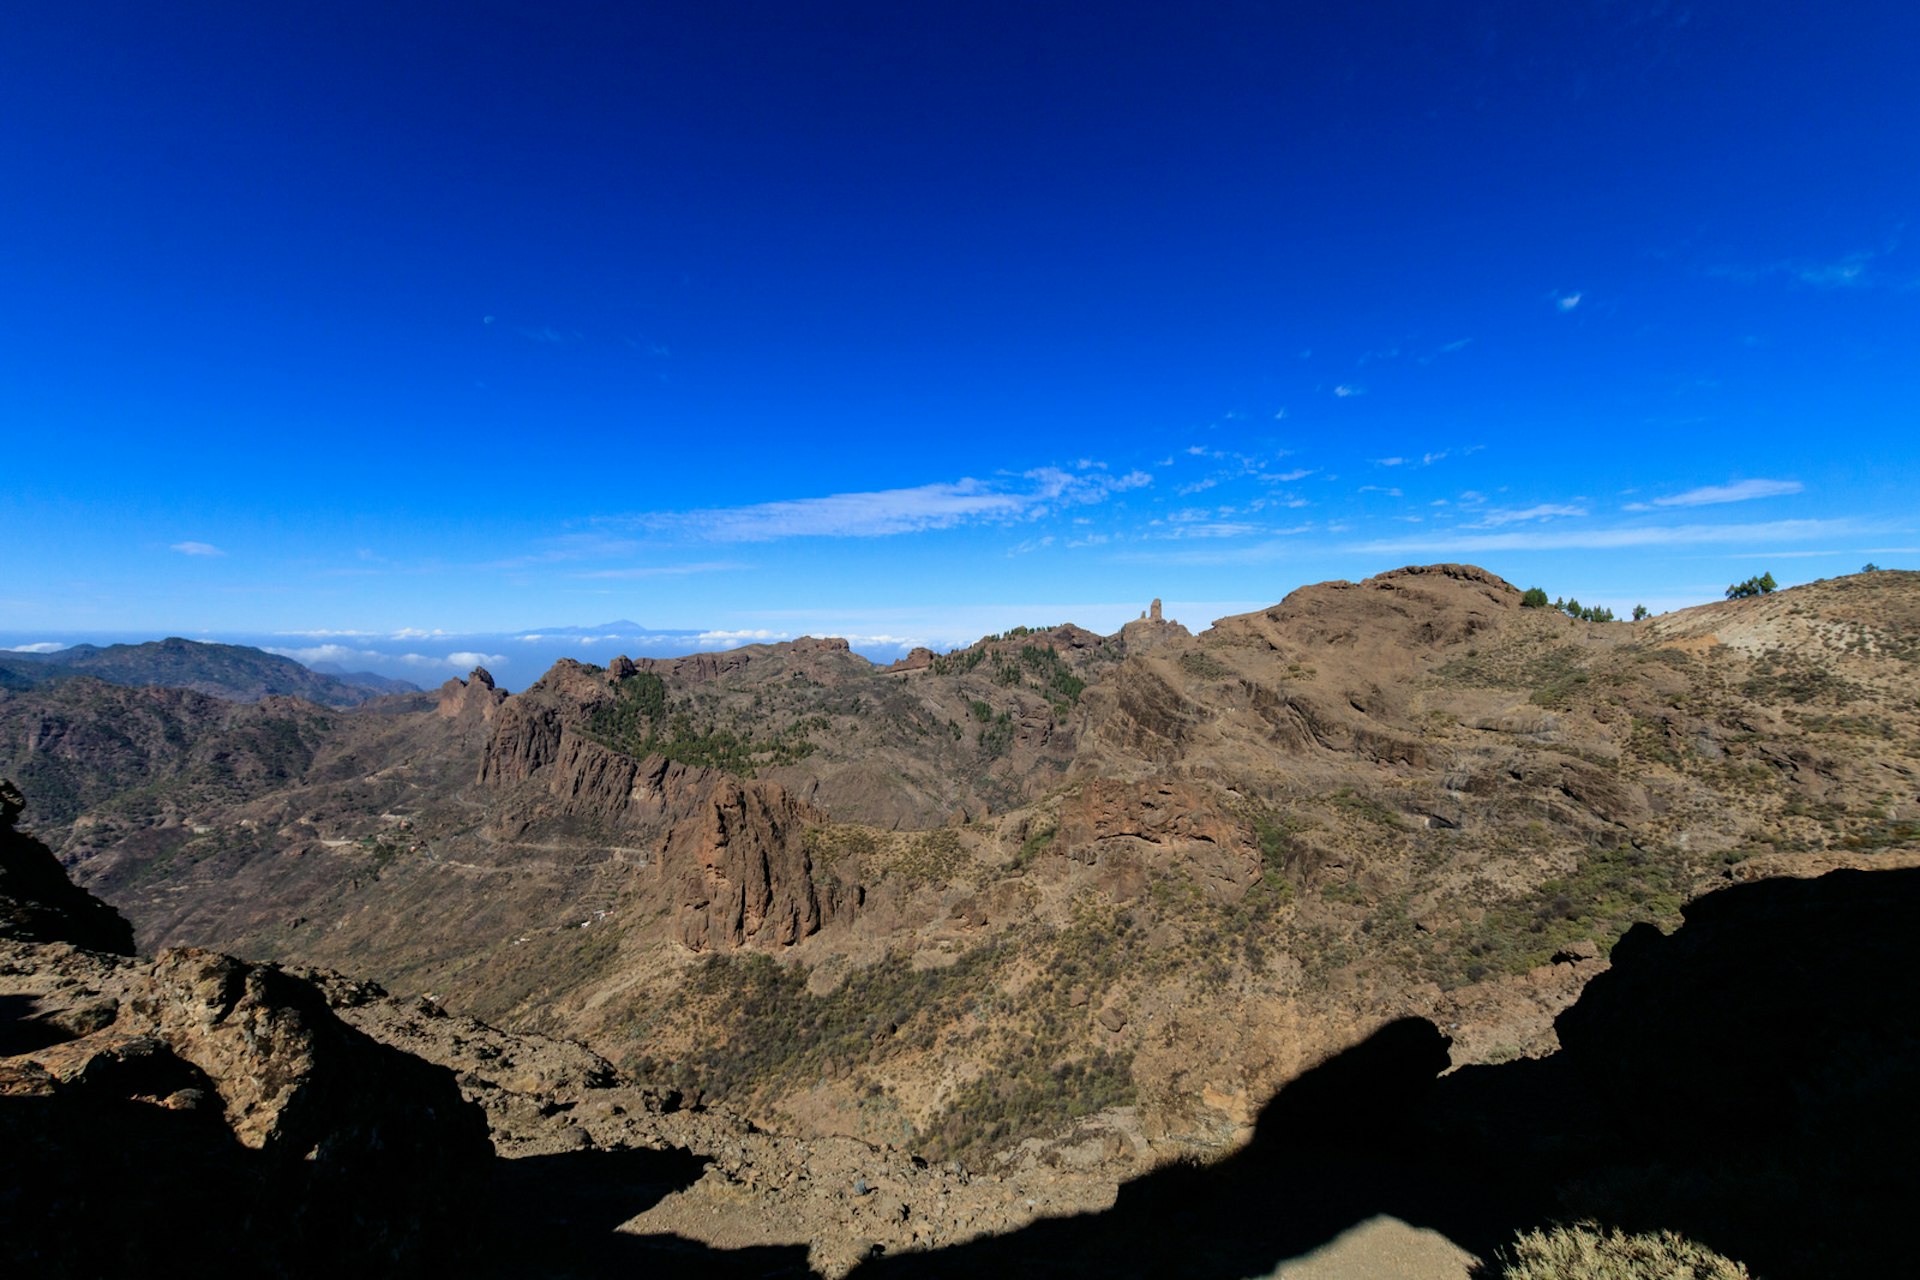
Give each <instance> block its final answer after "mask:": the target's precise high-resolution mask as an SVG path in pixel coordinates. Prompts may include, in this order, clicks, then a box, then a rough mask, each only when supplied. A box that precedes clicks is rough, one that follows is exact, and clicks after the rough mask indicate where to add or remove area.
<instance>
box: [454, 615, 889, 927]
mask: <svg viewBox="0 0 1920 1280" xmlns="http://www.w3.org/2000/svg"><path fill="white" fill-rule="evenodd" d="M811 643H812V647H810V648H809V649H808V650H807V652H808V653H824V654H828V655H833V654H844V653H845V651H846V650H845V642H844V641H841V642H838V645H837V647H836V646H835V645H834V644H832V643H829V642H823V641H819V642H811ZM640 669H643V668H641V667H640V665H639V664H635V663H626V664H621V663H618V662H616V664H615V665H614V667H613V668H612V669H611V671H610V673H609V674H610V675H611V676H612V677H613V679H609V678H608V676H607V675H602V674H601V673H599V672H597V671H594V670H593V669H591V668H587V667H583V666H579V665H578V664H573V663H562V664H561V665H560V666H558V667H556V668H555V669H554V671H553V672H550V673H549V674H548V676H547V677H546V678H543V679H542V680H541V681H540V682H539V683H537V684H536V685H534V686H533V688H531V689H529V690H528V691H527V693H526V694H525V695H522V696H521V697H518V698H509V699H508V700H507V701H506V702H505V703H504V704H502V706H501V708H500V711H499V713H498V716H497V721H496V725H495V728H494V732H493V735H492V737H491V739H490V740H489V742H488V744H487V749H486V753H485V755H484V757H483V758H482V762H481V767H480V782H481V784H482V785H483V786H485V787H487V788H489V789H490V790H492V791H493V792H494V793H495V795H496V796H497V797H498V802H499V803H498V808H497V811H496V817H495V820H494V822H495V830H496V831H497V832H498V833H499V834H500V835H501V836H502V837H503V838H517V837H519V836H521V835H523V834H525V833H526V832H528V831H530V830H533V829H535V828H537V827H540V826H542V825H545V824H549V823H553V822H555V821H558V822H561V823H566V824H573V825H576V826H580V827H585V828H588V829H592V830H596V831H601V832H605V833H608V834H609V835H610V836H617V837H618V838H620V839H622V840H627V841H632V842H635V843H638V844H639V845H640V846H641V847H643V848H651V849H652V850H654V856H655V858H656V859H657V865H658V868H659V876H660V878H661V880H662V881H663V882H664V883H665V884H666V885H667V886H669V888H668V891H667V892H668V894H669V896H670V903H671V909H672V911H673V912H674V916H675V926H674V929H675V934H676V936H677V937H678V938H679V940H680V941H681V942H683V943H684V944H685V945H686V946H688V947H690V948H692V949H693V950H696V951H705V950H709V949H720V950H731V949H735V948H740V947H750V946H758V947H779V946H790V945H792V944H793V943H795V942H798V941H799V940H800V939H802V938H804V937H807V936H808V935H810V934H813V933H816V932H818V931H819V929H820V927H821V925H822V924H824V923H826V922H827V921H829V920H831V919H833V918H834V917H835V915H836V914H839V915H841V916H845V915H846V914H847V913H848V912H850V911H851V909H852V905H853V903H854V902H855V900H856V898H855V896H854V895H845V896H843V895H841V894H839V893H838V892H836V891H835V890H834V889H833V888H832V887H828V888H826V889H822V888H821V887H819V886H816V885H815V883H814V868H813V864H812V861H811V859H810V857H809V855H808V852H807V849H806V842H805V838H804V836H805V828H806V825H807V824H808V823H809V822H818V821H820V820H821V818H822V817H823V815H821V814H820V813H819V812H818V811H817V810H815V809H813V808H812V807H810V806H809V805H807V804H805V803H804V802H802V801H800V800H799V799H797V798H796V797H795V796H793V795H792V794H791V793H790V792H788V791H787V790H786V789H785V788H783V787H781V786H780V785H779V784H777V783H773V782H768V781H764V780H760V779H740V778H734V777H731V776H729V775H727V774H725V773H722V772H720V771H718V770H715V769H708V768H701V767H698V766H693V765H688V764H684V763H681V762H679V761H673V760H668V759H666V758H665V757H663V756H660V755H648V756H644V757H641V758H638V759H636V758H634V757H632V756H629V755H625V754H622V753H621V752H618V751H615V750H613V749H611V748H609V747H606V746H604V745H602V744H601V743H599V742H596V741H594V740H593V739H592V738H590V737H588V736H587V734H586V731H585V729H584V722H585V721H586V720H587V719H588V718H590V717H591V715H592V713H593V711H594V709H596V708H598V707H603V706H605V705H607V704H608V703H609V702H611V701H612V699H613V695H612V693H611V692H610V686H611V685H612V684H613V683H615V682H616V681H617V679H619V678H625V677H627V676H630V675H632V674H633V673H634V672H635V671H637V670H640Z"/></svg>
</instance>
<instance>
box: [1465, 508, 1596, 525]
mask: <svg viewBox="0 0 1920 1280" xmlns="http://www.w3.org/2000/svg"><path fill="white" fill-rule="evenodd" d="M1586 514H1587V509H1586V508H1585V507H1578V506H1574V505H1573V504H1571V503H1563V502H1540V503H1535V504H1534V505H1533V506H1531V507H1506V508H1499V509H1496V510H1493V511H1488V512H1485V513H1484V514H1482V515H1481V517H1480V518H1479V519H1478V520H1476V521H1474V522H1473V523H1472V524H1469V525H1467V526H1466V528H1469V529H1493V528H1497V527H1499V526H1500V525H1503V524H1521V523H1524V522H1526V521H1530V520H1557V519H1563V518H1567V517H1571V516H1584V515H1586Z"/></svg>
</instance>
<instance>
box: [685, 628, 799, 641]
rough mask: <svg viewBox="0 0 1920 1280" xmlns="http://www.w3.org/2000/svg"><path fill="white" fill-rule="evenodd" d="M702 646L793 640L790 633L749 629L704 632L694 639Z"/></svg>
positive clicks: (765, 629)
mask: <svg viewBox="0 0 1920 1280" xmlns="http://www.w3.org/2000/svg"><path fill="white" fill-rule="evenodd" d="M694 638H695V639H696V640H698V641H699V642H700V643H701V644H724V645H741V644H765V643H768V642H770V641H775V640H791V639H793V633H792V632H790V631H772V630H769V629H767V628H765V627H757V628H747V629H743V630H739V631H702V632H701V633H700V634H699V635H698V636H696V637H694Z"/></svg>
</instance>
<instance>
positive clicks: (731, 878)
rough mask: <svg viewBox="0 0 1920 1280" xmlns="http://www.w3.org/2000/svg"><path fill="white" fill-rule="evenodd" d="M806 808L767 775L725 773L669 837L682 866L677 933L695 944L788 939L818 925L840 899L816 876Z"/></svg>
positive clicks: (673, 857) (672, 855)
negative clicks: (764, 778)
mask: <svg viewBox="0 0 1920 1280" xmlns="http://www.w3.org/2000/svg"><path fill="white" fill-rule="evenodd" d="M809 816H810V815H809V811H808V810H807V808H806V806H804V805H802V804H801V803H800V802H798V801H797V800H795V799H793V797H791V796H789V795H788V794H787V793H786V792H785V791H784V790H782V789H781V788H779V787H777V786H773V785H771V784H768V783H754V782H745V783H743V782H738V781H735V780H733V779H728V780H726V781H724V782H721V783H720V784H719V785H717V786H714V787H713V788H712V789H711V790H709V791H708V792H707V794H706V797H705V799H704V800H703V801H702V802H701V805H700V808H699V810H698V812H697V813H696V814H695V815H694V816H693V817H692V819H691V820H689V821H685V822H681V823H679V824H678V825H676V826H675V827H674V829H673V832H672V834H671V835H670V836H669V837H668V838H667V842H666V847H665V850H664V852H663V861H664V862H665V863H666V865H668V866H670V867H675V868H682V870H681V871H680V876H681V883H682V886H683V887H682V892H681V896H680V902H679V912H680V926H679V932H680V940H681V942H683V943H685V944H686V945H687V946H689V947H691V948H692V949H694V950H695V951H705V950H707V949H709V948H713V947H720V948H734V947H745V946H762V947H768V946H788V945H791V944H792V943H795V942H798V941H799V940H800V939H802V938H804V937H806V936H807V935H808V934H811V933H814V932H816V931H818V930H819V928H820V926H821V924H822V923H824V922H825V921H826V920H828V919H830V918H832V916H833V914H834V909H835V907H836V906H837V905H838V904H837V902H836V900H835V897H836V895H835V894H834V893H833V892H832V891H831V889H828V890H826V891H825V892H823V891H822V890H821V889H820V888H818V887H816V886H815V884H814V880H813V862H812V859H811V858H810V857H809V856H808V854H807V849H806V844H805V841H804V840H803V838H802V836H803V830H804V826H805V823H806V821H807V819H808V817H809Z"/></svg>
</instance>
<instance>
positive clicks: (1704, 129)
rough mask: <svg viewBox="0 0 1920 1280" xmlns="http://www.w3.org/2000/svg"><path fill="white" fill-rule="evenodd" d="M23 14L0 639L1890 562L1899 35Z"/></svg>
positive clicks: (811, 621) (1644, 7)
mask: <svg viewBox="0 0 1920 1280" xmlns="http://www.w3.org/2000/svg"><path fill="white" fill-rule="evenodd" d="M7 26H8V32H7V38H6V39H5V41H4V42H0V120H4V121H5V122H6V123H5V125H4V127H0V166H3V168H0V172H4V173H5V175H6V177H5V188H4V190H5V198H4V199H0V423H3V424H4V432H3V433H0V438H4V441H5V445H4V448H5V455H4V456H5V460H6V470H5V475H6V480H5V484H4V486H0V555H4V557H5V561H6V564H7V565H8V571H7V574H6V578H5V581H4V583H3V584H0V646H5V645H9V644H18V643H29V642H34V641H42V642H45V641H49V640H60V639H65V638H69V637H72V638H78V637H80V636H83V635H87V634H96V633H97V634H108V633H112V634H124V635H138V634H163V633H180V634H189V635H209V636H211V635H241V634H246V635H257V636H284V637H286V643H287V645H288V646H289V647H309V648H310V647H313V646H316V645H321V644H328V643H334V642H335V638H334V637H329V636H323V635H322V634H321V633H333V632H352V633H358V634H359V638H360V639H363V640H366V641H367V643H368V644H369V645H371V644H372V643H373V640H374V639H375V638H378V639H380V641H381V643H382V644H388V642H389V641H392V638H393V637H395V636H401V637H403V639H411V638H412V637H414V636H415V635H416V634H417V633H424V634H425V635H427V636H433V635H434V633H436V632H438V633H443V634H445V635H483V634H500V635H505V634H517V633H526V632H530V631H534V632H538V631H542V630H543V629H544V630H546V631H551V630H552V629H553V628H555V627H559V626H565V625H580V626H591V625H593V624H596V623H598V622H600V621H601V620H604V619H613V618H624V619H631V620H634V621H636V622H638V623H640V624H642V625H643V626H645V627H650V628H663V629H677V630H681V631H684V632H687V633H689V634H697V635H710V636H720V637H725V636H740V635H746V634H749V633H751V634H755V635H760V634H764V635H767V636H773V637H777V636H782V635H790V634H803V633H807V632H812V633H816V634H817V633H822V632H831V633H836V634H848V635H853V636H856V637H865V638H866V639H865V640H863V641H862V643H865V644H867V645H868V647H869V648H870V649H872V650H873V651H876V652H884V651H886V650H887V648H888V647H889V646H891V645H894V644H895V643H896V642H908V641H918V642H927V643H932V644H935V645H936V646H943V645H947V644H952V643H958V642H962V641H964V640H966V639H970V638H972V637H973V636H975V635H978V634H980V633H981V632H983V631H992V630H1000V629H1003V628H1004V627H1007V626H1011V625H1013V624H1015V623H1033V622H1040V621H1059V620H1066V619H1073V620H1076V621H1079V622H1082V623H1083V624H1085V625H1089V626H1095V627H1099V628H1101V629H1106V628H1109V627H1111V626H1113V625H1116V624H1117V623H1118V622H1120V621H1122V620H1124V619H1125V618H1127V617H1130V616H1132V615H1133V614H1135V613H1137V612H1138V610H1139V609H1140V607H1142V606H1143V605H1144V603H1145V601H1146V600H1147V599H1148V598H1149V597H1152V596H1156V595H1157V596H1163V597H1165V598H1166V599H1167V600H1168V602H1169V610H1170V612H1172V613H1174V614H1175V616H1179V617H1181V618H1182V619H1183V620H1185V621H1187V622H1189V624H1191V625H1194V626H1196V628H1197V627H1198V626H1202V625H1205V624H1206V623H1207V622H1208V621H1210V620H1211V618H1212V617H1213V616H1217V615H1218V614H1219V613H1224V612H1230V611H1235V610H1239V609H1246V608H1254V607H1259V606H1261V605H1265V604H1268V603H1272V602H1273V601H1275V600H1278V599H1279V598H1280V597H1281V596H1283V595H1284V594H1286V592H1288V591H1289V590H1291V589H1293V588H1294V587H1296V586H1299V585H1301V584H1303V583H1307V582H1313V581H1319V580H1322V579H1326V578H1332V577H1349V578H1354V577H1361V576H1364V575H1366V574H1369V573H1373V572H1377V571H1380V570H1383V569H1387V568H1391V567H1394V566H1396V565H1400V564H1405V563H1410V562H1423V561H1435V560H1467V561H1472V562H1476V563H1480V564H1483V565H1485V566H1487V567H1489V568H1491V569H1493V570H1495V571H1496V572H1499V573H1501V574H1503V575H1505V576H1506V577H1508V578H1510V579H1512V580H1513V581H1515V582H1516V583H1517V584H1519V585H1522V586H1526V585H1533V584H1536V583H1537V584H1539V585H1541V586H1543V587H1545V588H1546V589H1547V590H1548V592H1549V594H1555V595H1558V594H1563V593H1564V594H1570V595H1575V596H1578V597H1579V598H1580V599H1581V600H1582V601H1586V602H1598V603H1606V604H1611V605H1612V606H1613V607H1615V608H1616V609H1625V608H1627V607H1630V606H1631V605H1632V604H1634V603H1636V602H1644V603H1646V604H1648V605H1649V606H1650V607H1653V608H1656V609H1664V608H1671V607H1677V606H1680V605H1684V604H1690V603H1697V602H1700V601H1703V600H1707V599H1713V598H1717V597H1718V596H1719V594H1720V592H1721V590H1722V589H1723V588H1724V586H1725V585H1726V584H1727V583H1728V582H1729V581H1732V580H1734V579H1737V578H1744V577H1746V576H1749V575H1751V574H1754V573H1759V572H1762V571H1764V570H1770V571H1772V572H1773V573H1774V575H1775V576H1776V577H1777V578H1779V579H1780V580H1781V581H1782V582H1796V581H1804V580H1808V579H1811V578H1815V577H1822V576H1829V575H1832V574H1836V573H1842V572H1851V571H1853V570H1855V569H1857V568H1859V567H1860V565H1861V564H1862V563H1863V562H1864V561H1868V560H1873V561H1876V562H1878V563H1881V564H1884V565H1889V566H1893V565H1904V564H1911V563H1912V562H1913V561H1914V558H1915V555H1916V548H1920V529H1917V528H1916V525H1920V519H1916V517H1915V516H1914V514H1913V507H1914V504H1913V503H1912V501H1911V499H1910V497H1909V494H1910V493H1911V492H1912V491H1913V489H1914V487H1915V484H1916V482H1917V481H1920V466H1916V462H1917V461H1920V448H1917V447H1916V444H1915V441H1916V439H1917V438H1920V432H1916V429H1915V428H1916V405H1920V350H1916V347H1917V346H1920V247H1916V246H1915V244H1914V243H1913V242H1914V239H1915V237H1916V236H1920V227H1916V226H1914V225H1913V219H1914V217H1915V214H1916V212H1917V211H1920V129H1916V127H1915V122H1916V121H1920V76H1915V75H1914V74H1913V70H1912V68H1913V57H1914V53H1915V51H1916V50H1920V9H1917V8H1916V7H1915V6H1912V5H1910V4H1893V3H1874V2H1868V3H1857V4H1851V5H1848V6H1846V8H1845V10H1844V19H1843V18H1842V17H1839V16H1836V13H1835V11H1834V10H1832V9H1831V8H1823V7H1817V6H1814V5H1811V4H1779V3H1755V2H1753V0H1746V2H1743V3H1738V4H1735V3H1724V4H1717V3H1692V4H1686V5H1672V4H1574V3H1568V4H1553V5H1540V4H1533V3H1519V4H1497V3H1496V4H1475V5H1429V4H1420V5H1413V4H1404V5H1395V4H1384V5H1375V6H1356V5H1347V4H1342V5H1257V4H1244V3H1233V4H1219V5H1208V6H1189V7H1184V8H1181V9H1179V10H1176V8H1175V7H1174V6H1167V5H1129V4H1102V5H1066V4H1062V5H1046V6H1034V5H1014V4H1008V5H996V4H977V5H965V6H961V5H938V4H924V5H923V4H912V5H900V4H897V3H893V4H877V3H876V4H846V5H842V4H823V5H809V6H799V5H781V4H772V3H766V4H728V3H700V4H654V5H642V4H619V5H601V6H595V5H584V4H556V5H547V6H528V5H524V4H487V3H477V4H476V3H464V4H459V5H453V4H444V5H426V4H409V5H399V6H392V5H379V6H375V5H363V4H352V3H346V4H342V3H328V4H292V3H290V4H275V5H241V4H219V3H208V4H199V5H193V6H154V5H136V4H92V3H86V2H85V0H77V2H76V3H73V4H67V5H60V6H51V5H41V6H30V7H27V8H23V9H20V10H19V11H17V12H15V13H12V14H10V15H9V18H8V24H7ZM394 643H399V642H398V641H394ZM389 647H391V646H390V645H389ZM369 651H371V650H369ZM473 651H474V649H473V647H472V646H470V645H467V646H458V647H457V648H450V649H449V650H448V652H449V653H454V652H458V653H462V654H467V653H470V652H473ZM422 652H423V653H426V654H427V656H429V657H435V655H436V651H433V650H431V648H429V649H428V650H422ZM439 656H445V655H439ZM498 656H501V657H503V658H505V657H509V655H508V654H506V653H504V652H502V653H500V654H499V655H498ZM436 660H438V659H437V658H436ZM502 674H503V678H508V679H510V680H512V681H513V682H515V683H524V681H526V680H528V679H531V678H532V676H533V675H534V674H537V672H535V671H518V670H511V671H508V672H504V673H502Z"/></svg>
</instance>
